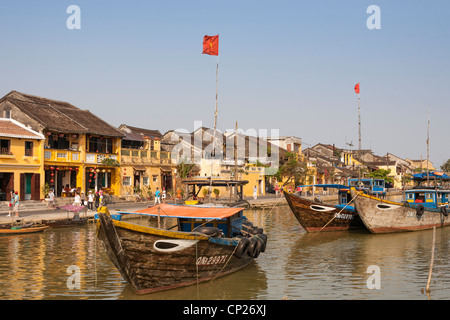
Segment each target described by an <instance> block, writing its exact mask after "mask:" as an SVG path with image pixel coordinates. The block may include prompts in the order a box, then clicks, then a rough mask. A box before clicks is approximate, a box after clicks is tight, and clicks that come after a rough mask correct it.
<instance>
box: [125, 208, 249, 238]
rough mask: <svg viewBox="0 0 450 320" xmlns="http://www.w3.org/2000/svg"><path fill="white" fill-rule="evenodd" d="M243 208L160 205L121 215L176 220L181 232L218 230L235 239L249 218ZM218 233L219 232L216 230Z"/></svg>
mask: <svg viewBox="0 0 450 320" xmlns="http://www.w3.org/2000/svg"><path fill="white" fill-rule="evenodd" d="M243 210H244V209H243V208H229V207H207V206H201V205H199V206H191V205H190V206H185V205H170V204H160V205H157V206H151V207H149V208H146V209H143V210H138V211H136V212H119V213H120V214H127V213H129V214H130V213H132V214H138V215H147V216H152V217H158V219H160V218H175V219H176V220H177V224H176V225H174V226H173V227H171V228H169V229H172V228H175V227H178V231H181V232H188V233H190V232H195V231H199V232H200V230H201V228H217V229H219V230H220V231H221V232H222V233H223V235H224V236H225V237H227V238H228V237H234V234H235V233H239V232H240V230H242V225H243V223H244V221H245V220H247V218H246V217H245V216H244V214H243ZM216 231H217V230H216Z"/></svg>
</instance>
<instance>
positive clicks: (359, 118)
mask: <svg viewBox="0 0 450 320" xmlns="http://www.w3.org/2000/svg"><path fill="white" fill-rule="evenodd" d="M358 156H359V157H360V158H359V159H360V160H361V96H360V94H359V91H358ZM358 185H361V165H359V166H358Z"/></svg>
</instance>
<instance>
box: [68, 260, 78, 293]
mask: <svg viewBox="0 0 450 320" xmlns="http://www.w3.org/2000/svg"><path fill="white" fill-rule="evenodd" d="M66 273H67V274H69V275H70V276H69V277H68V278H67V282H66V284H67V289H69V290H73V289H78V290H79V289H81V272H80V267H78V266H76V265H71V266H68V267H67V269H66Z"/></svg>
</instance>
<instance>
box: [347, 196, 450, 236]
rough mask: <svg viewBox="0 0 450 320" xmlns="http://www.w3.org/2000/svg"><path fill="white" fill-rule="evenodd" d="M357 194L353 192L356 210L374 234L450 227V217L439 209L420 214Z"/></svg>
mask: <svg viewBox="0 0 450 320" xmlns="http://www.w3.org/2000/svg"><path fill="white" fill-rule="evenodd" d="M356 192H357V191H355V190H352V191H351V193H352V196H353V197H354V198H355V199H354V202H355V206H356V210H357V211H358V213H359V215H360V217H361V220H362V221H363V222H364V225H365V226H366V227H367V229H368V230H369V231H370V232H372V233H392V232H407V231H417V230H427V229H432V228H433V227H444V226H448V225H450V217H448V216H445V215H444V214H443V213H442V212H441V211H440V210H438V209H424V210H423V213H422V214H418V212H417V209H416V208H415V207H411V206H408V205H405V204H403V203H397V202H391V201H387V200H382V199H379V198H375V197H372V196H369V195H365V194H361V193H360V194H359V195H358V196H356Z"/></svg>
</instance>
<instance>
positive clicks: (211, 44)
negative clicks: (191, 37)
mask: <svg viewBox="0 0 450 320" xmlns="http://www.w3.org/2000/svg"><path fill="white" fill-rule="evenodd" d="M202 54H209V55H211V56H218V55H219V35H217V36H204V37H203V52H202Z"/></svg>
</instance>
